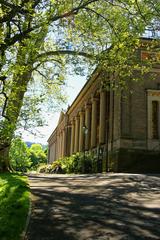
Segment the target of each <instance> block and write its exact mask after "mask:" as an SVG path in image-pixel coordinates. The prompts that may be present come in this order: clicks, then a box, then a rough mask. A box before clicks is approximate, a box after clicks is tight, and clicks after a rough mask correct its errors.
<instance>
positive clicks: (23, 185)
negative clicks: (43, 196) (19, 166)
mask: <svg viewBox="0 0 160 240" xmlns="http://www.w3.org/2000/svg"><path fill="white" fill-rule="evenodd" d="M28 210H29V187H28V182H27V178H26V177H22V176H20V175H17V174H1V175H0V213H1V217H0V239H5V240H11V239H12V240H20V239H21V236H20V235H21V234H22V231H23V230H24V227H25V223H26V218H27V214H28Z"/></svg>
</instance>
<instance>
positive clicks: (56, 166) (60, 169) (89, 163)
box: [38, 153, 95, 173]
mask: <svg viewBox="0 0 160 240" xmlns="http://www.w3.org/2000/svg"><path fill="white" fill-rule="evenodd" d="M38 171H39V172H41V173H42V172H43V173H93V172H95V169H94V159H93V157H92V155H90V154H85V155H84V154H82V153H76V154H74V155H72V156H70V157H64V158H61V159H58V160H56V161H54V162H53V163H52V164H50V165H42V166H40V168H39V169H38Z"/></svg>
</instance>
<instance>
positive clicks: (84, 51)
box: [0, 0, 160, 171]
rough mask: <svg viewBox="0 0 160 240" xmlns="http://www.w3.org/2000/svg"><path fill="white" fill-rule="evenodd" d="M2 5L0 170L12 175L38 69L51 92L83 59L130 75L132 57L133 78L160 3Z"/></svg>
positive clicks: (91, 0) (103, 0) (22, 1)
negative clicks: (14, 144)
mask: <svg viewBox="0 0 160 240" xmlns="http://www.w3.org/2000/svg"><path fill="white" fill-rule="evenodd" d="M0 4H1V5H0V29H1V33H2V34H1V37H0V71H1V76H0V82H1V85H0V96H2V98H1V100H0V103H1V112H2V117H1V119H0V171H7V170H9V169H10V163H9V149H10V145H11V140H12V138H13V135H14V132H15V130H16V128H17V121H18V118H19V116H20V114H21V108H22V106H23V100H24V97H25V93H26V92H27V88H28V86H29V84H31V82H32V81H33V74H34V73H35V71H36V72H37V73H38V74H39V76H41V81H40V78H39V80H37V81H35V79H34V82H35V83H36V84H37V88H38V87H39V86H38V84H42V85H41V87H40V89H42V88H44V89H46V92H47V93H48V94H52V93H54V94H55V89H58V90H59V89H60V87H61V86H62V85H63V83H64V77H63V76H62V73H63V71H64V73H65V66H68V64H69V63H70V62H71V63H73V64H77V63H78V61H81V60H82V58H83V57H85V58H87V59H89V60H91V61H92V63H93V64H95V63H99V62H100V63H101V64H102V65H103V66H104V67H106V66H107V68H108V71H110V72H116V71H120V70H121V71H123V72H126V68H127V67H126V66H127V60H128V58H129V59H130V66H131V67H130V71H128V73H127V74H128V76H129V75H131V73H132V71H133V70H134V69H136V68H137V64H136V65H134V64H131V63H132V60H134V59H132V57H131V56H132V55H133V54H131V53H132V52H133V49H134V48H136V47H138V44H139V42H138V40H137V38H139V37H140V36H141V35H142V33H143V32H144V31H145V27H146V26H152V27H155V21H158V20H159V10H160V4H159V1H158V0H156V1H149V0H142V1H138V0H134V1H131V0H125V1H121V0H113V1H111V0H77V1H72V0H60V1H55V0H47V1H44V0H36V1H31V0H27V1H26V0H19V1H17V0H13V1H10V0H8V1H3V0H0ZM106 49H109V51H107V54H106ZM70 56H71V57H70ZM115 56H116V58H115ZM77 59H78V60H77ZM80 69H81V68H80ZM75 70H76V71H77V70H79V68H75ZM47 74H48V76H47ZM120 75H121V76H122V74H120ZM125 77H126V75H125ZM125 77H124V78H125ZM57 97H58V96H57Z"/></svg>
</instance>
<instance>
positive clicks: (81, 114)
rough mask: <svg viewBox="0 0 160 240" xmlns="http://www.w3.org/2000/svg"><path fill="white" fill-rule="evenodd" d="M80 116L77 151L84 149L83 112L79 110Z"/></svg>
mask: <svg viewBox="0 0 160 240" xmlns="http://www.w3.org/2000/svg"><path fill="white" fill-rule="evenodd" d="M79 116H80V124H79V125H80V126H79V151H80V152H82V151H83V150H84V134H85V133H84V129H83V127H84V112H83V111H81V112H80V113H79Z"/></svg>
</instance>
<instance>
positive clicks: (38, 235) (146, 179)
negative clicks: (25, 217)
mask: <svg viewBox="0 0 160 240" xmlns="http://www.w3.org/2000/svg"><path fill="white" fill-rule="evenodd" d="M30 186H31V191H32V215H31V220H30V224H29V227H28V232H27V238H26V239H28V240H112V239H115V240H119V239H122V240H123V239H124V240H126V239H128V240H141V239H144V240H146V239H148V240H151V239H160V176H158V175H157V176H156V175H155V176H154V175H140V174H135V175H133V174H107V175H102V174H99V175H76V176H75V175H74V176H66V175H33V176H30Z"/></svg>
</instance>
